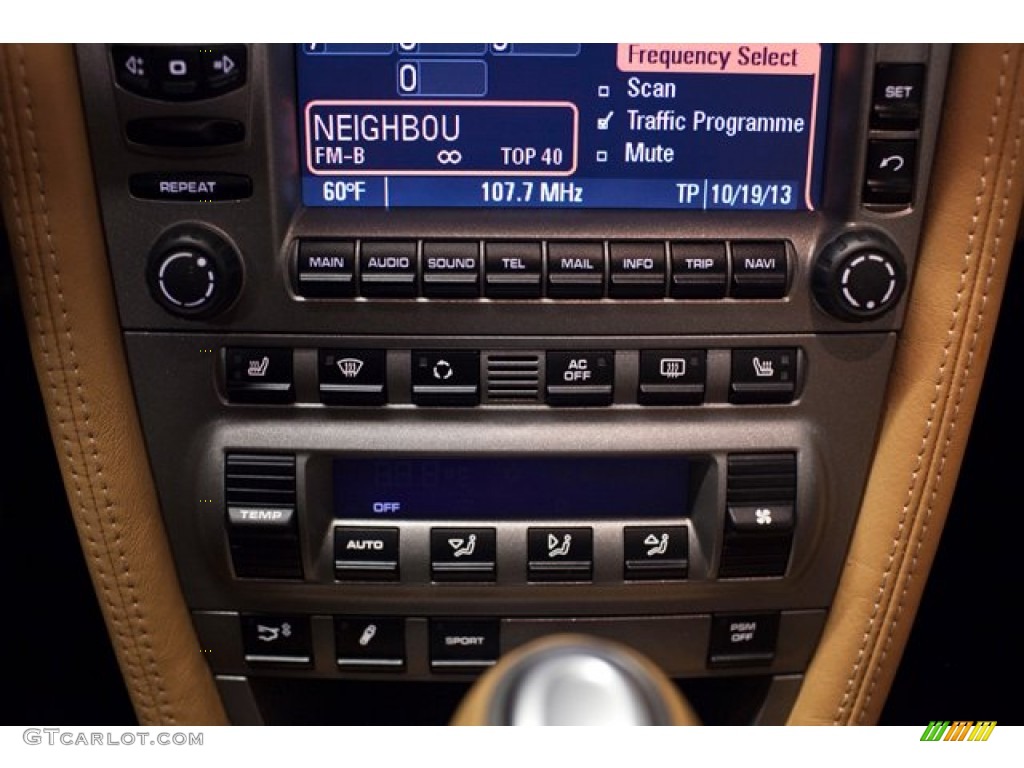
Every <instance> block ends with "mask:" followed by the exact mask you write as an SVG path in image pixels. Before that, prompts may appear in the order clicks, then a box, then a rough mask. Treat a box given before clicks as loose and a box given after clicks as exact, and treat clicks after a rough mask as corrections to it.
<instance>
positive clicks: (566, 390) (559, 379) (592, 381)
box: [547, 352, 615, 406]
mask: <svg viewBox="0 0 1024 768" xmlns="http://www.w3.org/2000/svg"><path fill="white" fill-rule="evenodd" d="M614 381H615V353H614V352H548V354H547V401H548V404H549V405H567V406H577V405H611V402H612V386H613V382H614Z"/></svg>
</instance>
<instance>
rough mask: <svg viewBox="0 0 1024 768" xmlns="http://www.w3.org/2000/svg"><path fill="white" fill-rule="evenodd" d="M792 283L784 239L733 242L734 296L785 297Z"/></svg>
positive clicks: (743, 297)
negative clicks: (790, 281)
mask: <svg viewBox="0 0 1024 768" xmlns="http://www.w3.org/2000/svg"><path fill="white" fill-rule="evenodd" d="M788 284H789V263H788V260H787V257H786V244H785V243H784V242H782V241H774V240H767V241H762V242H740V243H733V244H732V296H733V298H736V299H781V298H782V297H784V296H785V295H786V288H787V287H788Z"/></svg>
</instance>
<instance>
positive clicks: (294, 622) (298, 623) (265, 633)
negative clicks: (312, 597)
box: [241, 614, 313, 669]
mask: <svg viewBox="0 0 1024 768" xmlns="http://www.w3.org/2000/svg"><path fill="white" fill-rule="evenodd" d="M241 621H242V647H243V648H244V650H245V663H246V664H249V665H250V666H259V667H287V668H289V669H295V668H302V667H312V666H313V638H312V635H311V634H310V631H309V617H308V616H263V615H245V614H243V615H242V617H241Z"/></svg>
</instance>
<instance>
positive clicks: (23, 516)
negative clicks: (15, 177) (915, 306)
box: [0, 231, 1024, 725]
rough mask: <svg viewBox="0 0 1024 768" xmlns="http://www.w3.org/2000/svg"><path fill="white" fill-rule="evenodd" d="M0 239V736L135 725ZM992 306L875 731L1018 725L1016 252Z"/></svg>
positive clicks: (1020, 320) (1023, 254)
mask: <svg viewBox="0 0 1024 768" xmlns="http://www.w3.org/2000/svg"><path fill="white" fill-rule="evenodd" d="M6 249H7V239H6V237H5V236H4V233H3V232H2V231H0V341H2V346H0V349H2V351H3V355H4V358H5V360H4V364H3V365H2V367H0V370H2V371H3V375H2V377H0V380H2V385H0V386H2V390H0V391H2V395H3V397H2V400H0V403H2V405H0V407H2V408H3V409H4V419H3V425H4V430H3V434H4V437H5V439H6V441H7V445H8V448H7V451H5V453H4V456H3V460H2V461H3V474H2V481H3V485H2V487H0V531H2V542H3V547H2V549H0V552H2V556H0V585H2V587H3V589H4V591H5V593H6V600H5V605H4V609H3V612H2V614H0V615H2V616H3V620H2V623H0V658H2V659H4V660H5V664H6V665H7V669H6V670H5V674H4V675H3V677H4V686H3V688H4V695H3V696H2V697H0V724H12V725H13V724H26V725H28V724H62V725H132V724H134V723H135V722H136V720H135V715H134V712H133V711H132V708H131V705H130V703H129V701H128V697H127V694H126V692H125V688H124V684H123V682H122V679H121V674H120V671H119V670H118V668H117V664H116V662H115V660H114V655H113V652H112V650H111V647H110V643H109V641H108V639H107V635H106V630H105V627H104V625H103V620H102V617H101V615H100V612H99V608H98V606H97V603H96V597H95V595H94V593H93V590H92V585H91V584H90V581H89V576H88V572H87V570H86V566H85V561H84V559H83V556H82V552H81V549H80V548H79V544H78V539H77V536H76V534H75V530H74V526H73V524H72V521H71V516H70V513H69V512H68V509H67V500H66V497H65V495H64V488H63V484H62V481H61V477H60V472H59V469H58V466H57V462H56V459H55V457H54V452H53V446H52V444H51V442H50V436H49V430H48V428H47V424H46V418H45V414H44V411H43V406H42V401H41V399H40V396H39V389H38V385H37V384H36V381H35V375H34V371H33V368H32V362H31V358H30V354H29V349H28V343H27V340H26V336H25V329H24V323H23V320H22V315H21V311H20V308H19V307H18V297H17V291H16V289H15V284H14V275H13V267H12V265H11V263H10V258H9V256H8V254H7V251H6ZM1017 250H1018V253H1017V258H1016V260H1015V262H1014V264H1013V265H1012V266H1011V270H1010V278H1009V283H1008V285H1007V289H1006V300H1005V301H1004V302H1003V307H1002V314H1001V316H1000V320H999V328H998V330H997V333H996V339H995V345H994V347H993V352H992V357H991V359H990V361H989V369H988V374H987V377H986V381H985V385H984V388H983V390H982V394H981V401H980V403H979V406H978V412H977V415H976V417H975V421H974V429H973V432H972V434H971V439H970V443H969V445H968V450H967V455H966V458H965V460H964V464H963V469H962V472H961V476H960V482H959V485H958V487H957V492H956V496H955V498H954V500H953V506H952V510H951V513H950V517H949V521H948V523H947V525H946V530H945V533H944V536H943V541H942V544H941V545H940V548H939V552H938V557H937V559H936V562H935V566H934V568H933V570H932V574H931V578H930V581H929V584H928V587H927V589H926V591H925V594H924V599H923V601H922V605H921V610H920V612H919V614H918V619H917V623H916V625H915V628H914V631H913V634H912V635H911V637H910V642H909V644H908V646H907V650H906V653H905V656H904V660H903V664H902V666H901V668H900V671H899V674H898V676H897V678H896V682H895V684H894V686H893V690H892V693H891V695H890V697H889V701H888V704H887V705H886V708H885V711H884V712H883V714H882V720H881V722H882V723H883V724H889V725H922V724H927V723H928V721H929V720H936V719H943V720H996V721H998V722H999V723H1000V724H1015V725H1024V697H1021V696H1020V691H1021V690H1022V685H1021V684H1022V683H1024V672H1022V671H1021V670H1022V667H1021V664H1020V658H1019V656H1020V650H1021V647H1022V644H1021V642H1020V638H1019V635H1018V630H1017V625H1016V621H1015V620H1016V617H1017V615H1018V614H1019V612H1020V604H1021V597H1020V592H1021V589H1020V588H1021V586H1022V584H1024V577H1022V576H1021V571H1020V567H1019V565H1018V563H1019V560H1018V558H1019V557H1020V546H1021V542H1022V541H1024V507H1022V504H1021V500H1020V495H1019V489H1018V488H1017V486H1016V480H1017V473H1018V472H1019V471H1020V457H1021V451H1020V446H1019V443H1017V438H1018V437H1019V435H1020V434H1021V433H1022V430H1024V405H1022V398H1021V397H1019V390H1020V387H1019V383H1018V382H1019V379H1017V378H1016V377H1017V376H1018V375H1019V371H1020V367H1019V366H1018V364H1017V357H1018V354H1019V352H1020V350H1021V344H1020V335H1021V332H1022V331H1024V315H1022V302H1021V301H1020V296H1021V295H1022V291H1024V248H1021V247H1018V249H1017Z"/></svg>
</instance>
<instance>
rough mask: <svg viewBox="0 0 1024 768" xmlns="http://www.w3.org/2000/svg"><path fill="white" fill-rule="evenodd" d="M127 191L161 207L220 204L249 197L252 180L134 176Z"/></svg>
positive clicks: (234, 176) (200, 175)
mask: <svg viewBox="0 0 1024 768" xmlns="http://www.w3.org/2000/svg"><path fill="white" fill-rule="evenodd" d="M128 191H129V192H131V194H132V196H133V197H137V198H139V199H141V200H158V201H160V202H164V203H220V202H224V201H226V200H244V199H246V198H248V197H252V179H250V178H249V177H248V176H243V175H241V174H236V173H137V174H135V175H133V176H132V177H131V179H129V181H128Z"/></svg>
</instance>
